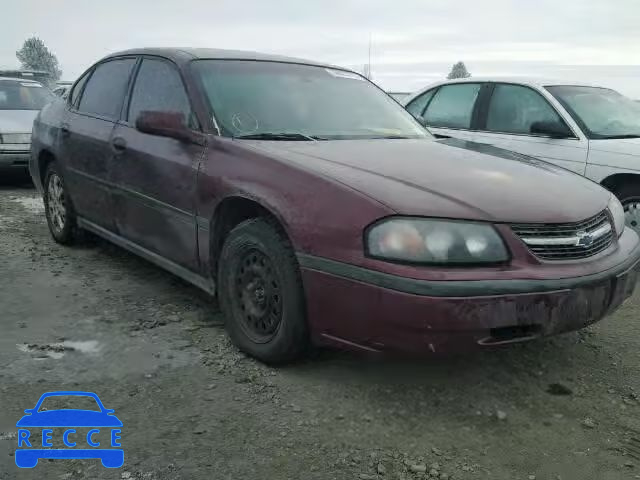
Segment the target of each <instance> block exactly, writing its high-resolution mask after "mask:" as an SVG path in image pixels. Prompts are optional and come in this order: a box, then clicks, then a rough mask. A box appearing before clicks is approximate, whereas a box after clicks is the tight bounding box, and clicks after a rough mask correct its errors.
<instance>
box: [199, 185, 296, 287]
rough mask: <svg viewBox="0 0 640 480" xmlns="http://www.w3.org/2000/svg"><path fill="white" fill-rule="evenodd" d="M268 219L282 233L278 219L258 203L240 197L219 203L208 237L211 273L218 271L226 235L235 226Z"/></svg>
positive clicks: (214, 273) (281, 226)
mask: <svg viewBox="0 0 640 480" xmlns="http://www.w3.org/2000/svg"><path fill="white" fill-rule="evenodd" d="M260 217H265V218H270V219H272V220H273V221H274V222H275V223H276V224H277V225H278V226H280V228H281V229H282V231H283V232H284V231H285V229H284V227H283V225H282V223H281V222H280V221H279V220H278V218H277V217H276V216H275V215H274V214H273V213H272V212H270V211H269V210H268V209H266V208H265V207H263V206H262V205H260V204H259V203H258V202H256V201H253V200H249V199H247V198H242V197H232V198H227V199H225V200H223V201H222V202H220V204H219V205H218V206H217V208H216V211H215V213H214V215H213V220H212V222H211V236H210V249H211V250H210V257H209V258H210V259H211V272H212V273H213V275H214V276H215V275H216V272H217V271H218V258H219V256H220V252H221V251H222V245H223V244H224V241H225V239H226V238H227V235H229V232H231V230H233V229H234V228H235V227H236V226H237V225H239V224H240V223H242V222H244V221H245V220H249V219H250V218H260Z"/></svg>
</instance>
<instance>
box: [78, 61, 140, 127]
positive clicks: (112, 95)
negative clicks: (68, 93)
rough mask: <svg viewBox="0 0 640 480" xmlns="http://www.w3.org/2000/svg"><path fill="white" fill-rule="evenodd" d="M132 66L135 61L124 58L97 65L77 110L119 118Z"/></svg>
mask: <svg viewBox="0 0 640 480" xmlns="http://www.w3.org/2000/svg"><path fill="white" fill-rule="evenodd" d="M134 64H135V59H133V58H125V59H122V60H110V61H108V62H105V63H101V64H100V65H98V66H97V67H96V69H95V71H94V72H93V75H91V78H90V79H89V81H88V82H87V85H86V87H85V88H84V93H83V94H82V98H81V99H80V106H79V107H78V110H80V111H81V112H86V113H93V114H96V115H100V116H103V117H107V118H112V119H118V118H120V109H121V108H122V102H123V100H124V95H125V92H126V90H127V84H128V83H129V76H130V75H131V70H132V68H133V65H134ZM74 90H75V89H74Z"/></svg>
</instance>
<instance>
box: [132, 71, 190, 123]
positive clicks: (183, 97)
mask: <svg viewBox="0 0 640 480" xmlns="http://www.w3.org/2000/svg"><path fill="white" fill-rule="evenodd" d="M145 110H155V111H162V112H179V113H182V114H184V118H185V121H186V122H188V123H190V124H191V123H193V119H192V118H191V107H190V105H189V98H188V97H187V92H186V91H185V88H184V85H183V83H182V79H181V78H180V74H179V73H178V70H177V69H176V67H174V66H173V65H172V64H170V63H169V62H166V61H164V60H151V59H145V60H143V61H142V65H140V70H139V71H138V75H137V76H136V84H135V85H134V87H133V93H132V95H131V103H130V104H129V116H128V120H129V122H131V123H135V121H136V119H137V118H138V115H139V114H140V112H142V111H145Z"/></svg>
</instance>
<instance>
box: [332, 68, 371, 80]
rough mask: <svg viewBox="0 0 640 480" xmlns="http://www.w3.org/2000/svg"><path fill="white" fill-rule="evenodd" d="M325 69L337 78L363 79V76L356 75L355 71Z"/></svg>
mask: <svg viewBox="0 0 640 480" xmlns="http://www.w3.org/2000/svg"><path fill="white" fill-rule="evenodd" d="M325 70H326V71H327V72H328V73H329V74H330V75H333V76H334V77H337V78H348V79H350V80H360V81H363V80H364V78H362V77H361V76H360V75H358V74H357V73H353V72H347V71H345V70H332V69H330V68H325Z"/></svg>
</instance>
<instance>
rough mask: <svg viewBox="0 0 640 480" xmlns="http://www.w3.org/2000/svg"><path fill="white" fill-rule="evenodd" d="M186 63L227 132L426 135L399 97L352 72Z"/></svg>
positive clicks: (254, 63)
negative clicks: (391, 95) (390, 95)
mask: <svg viewBox="0 0 640 480" xmlns="http://www.w3.org/2000/svg"><path fill="white" fill-rule="evenodd" d="M192 68H193V70H194V73H195V75H196V77H198V79H199V80H200V83H201V85H202V88H203V89H204V93H205V96H206V98H207V99H208V101H209V104H210V106H211V109H212V111H213V112H214V114H215V117H216V120H217V122H218V124H219V126H220V129H221V131H222V134H223V135H226V136H233V137H242V136H245V137H247V136H248V137H258V136H262V137H263V138H265V137H268V138H271V139H274V140H275V139H286V138H290V137H291V135H297V136H299V137H300V139H305V138H306V139H309V138H310V137H311V138H321V139H331V140H340V139H368V138H429V134H428V133H427V132H426V130H425V129H424V128H422V127H421V126H420V124H418V123H417V122H416V121H415V119H414V118H412V117H411V115H409V113H407V111H406V110H404V109H403V108H402V107H401V106H400V105H398V103H396V102H395V101H394V100H393V99H391V98H390V97H389V96H387V94H385V93H384V92H382V91H381V90H379V89H378V88H377V87H375V86H374V85H373V84H371V83H370V82H369V81H367V80H366V79H364V78H363V77H361V76H360V75H357V74H355V73H352V72H348V71H343V70H337V69H331V68H324V67H320V66H311V65H299V64H291V63H282V62H261V61H244V60H197V61H194V62H193V63H192ZM272 134H286V135H280V136H276V135H272Z"/></svg>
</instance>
